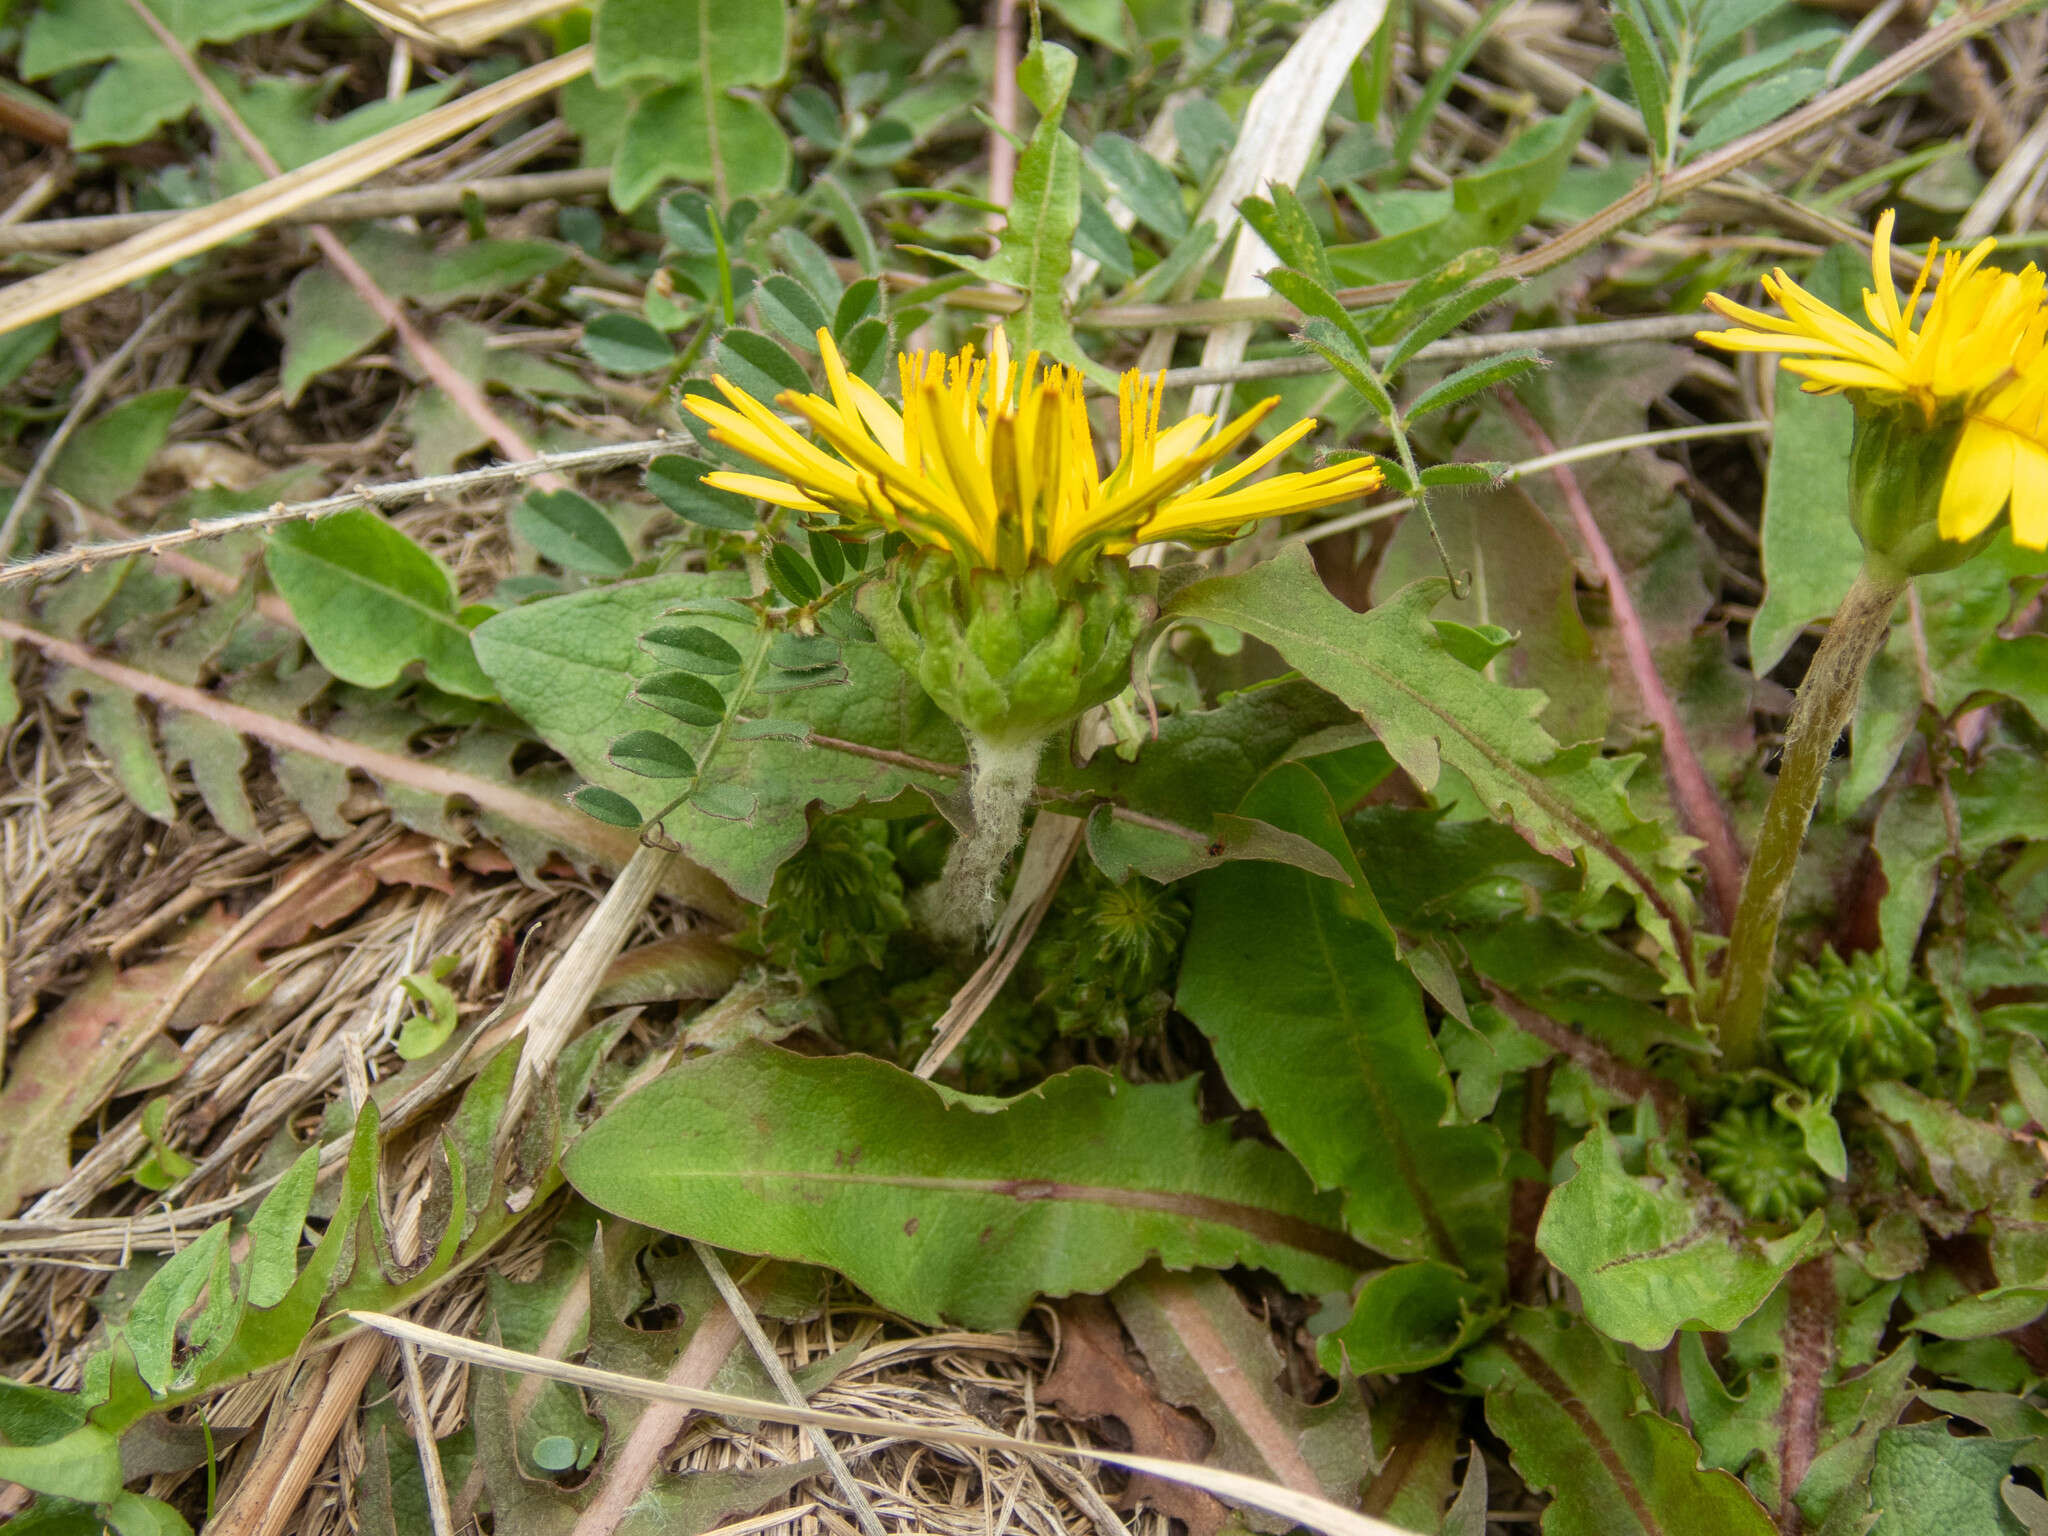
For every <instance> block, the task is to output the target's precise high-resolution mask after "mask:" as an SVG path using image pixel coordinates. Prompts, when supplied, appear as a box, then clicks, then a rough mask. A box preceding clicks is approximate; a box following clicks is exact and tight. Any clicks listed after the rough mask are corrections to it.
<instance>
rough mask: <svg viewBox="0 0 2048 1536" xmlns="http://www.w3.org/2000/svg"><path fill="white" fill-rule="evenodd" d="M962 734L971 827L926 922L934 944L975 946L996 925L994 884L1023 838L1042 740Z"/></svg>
mask: <svg viewBox="0 0 2048 1536" xmlns="http://www.w3.org/2000/svg"><path fill="white" fill-rule="evenodd" d="M965 734H966V737H967V749H968V762H967V805H968V810H969V813H970V815H971V816H972V821H971V823H970V825H969V826H968V829H967V830H966V831H965V832H963V833H962V834H961V836H960V840H959V841H958V842H956V843H955V844H953V851H952V853H950V854H949V855H947V858H946V869H945V873H944V874H942V875H941V876H940V877H939V884H938V888H937V890H936V891H935V892H934V893H933V897H932V901H931V906H930V908H929V912H928V917H927V922H928V924H929V926H930V928H931V932H932V935H933V937H935V938H938V939H943V940H946V941H948V942H953V943H962V944H975V943H978V942H979V941H980V939H981V936H982V935H983V934H985V933H987V932H988V930H989V925H990V924H992V923H993V922H994V921H995V919H996V881H997V880H998V879H999V878H1001V876H1002V873H1003V866H1004V865H1005V864H1007V863H1008V862H1009V861H1010V855H1011V854H1012V853H1013V852H1015V851H1016V847H1017V843H1018V841H1019V839H1020V838H1022V836H1023V834H1024V812H1025V811H1026V810H1027V809H1028V808H1029V807H1030V805H1031V792H1032V790H1034V789H1035V788H1037V786H1038V758H1039V754H1040V753H1041V752H1042V751H1043V750H1044V748H1045V738H1044V737H1042V736H1039V737H1034V738H1032V739H1031V740H1029V741H991V740H989V739H988V738H986V737H983V736H978V735H976V734H975V733H974V732H972V731H968V732H966V733H965Z"/></svg>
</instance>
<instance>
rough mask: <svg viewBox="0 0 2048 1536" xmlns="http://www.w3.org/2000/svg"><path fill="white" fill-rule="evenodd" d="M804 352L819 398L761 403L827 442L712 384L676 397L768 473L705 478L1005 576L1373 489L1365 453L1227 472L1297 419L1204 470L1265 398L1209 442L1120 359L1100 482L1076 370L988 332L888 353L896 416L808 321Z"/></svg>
mask: <svg viewBox="0 0 2048 1536" xmlns="http://www.w3.org/2000/svg"><path fill="white" fill-rule="evenodd" d="M818 350H819V352H820V354H821V355H822V356H823V358H824V360H825V378H826V381H827V383H828V385H829V387H830V389H831V394H830V396H829V397H828V396H825V395H815V394H797V393H796V392H795V391H789V392H787V393H784V394H783V395H781V396H779V397H778V398H777V402H776V403H777V404H779V405H782V406H784V407H785V408H787V409H789V410H791V411H794V412H796V413H797V414H799V415H801V416H802V417H803V418H804V419H805V420H806V421H808V422H809V423H810V425H811V428H812V430H813V432H815V433H816V435H817V437H818V439H819V440H820V441H821V442H822V443H823V444H824V445H825V446H826V447H829V448H831V449H832V450H833V451H832V452H831V453H827V452H826V451H825V450H824V448H822V447H820V446H818V444H817V443H814V442H812V441H810V440H809V439H806V438H805V437H804V436H803V435H802V434H800V433H798V432H796V431H794V430H793V429H792V428H790V427H789V426H788V425H787V424H786V423H784V422H783V421H782V420H781V419H780V418H778V417H777V416H776V415H775V413H774V412H773V411H771V410H769V409H768V407H767V406H765V405H763V404H762V403H761V402H760V401H758V400H755V399H753V398H752V397H751V396H749V395H747V394H746V393H745V392H744V391H742V390H739V389H737V388H735V387H734V386H733V385H732V384H731V383H729V382H728V381H727V380H725V379H723V378H716V377H714V378H713V380H712V382H713V383H714V384H716V385H717V387H718V391H719V393H720V394H722V395H724V396H725V398H726V401H727V402H728V403H727V404H724V405H721V404H719V403H718V402H717V401H715V400H710V399H707V398H704V397H702V396H692V397H690V398H689V399H688V400H686V401H685V404H687V405H688V406H689V408H690V409H691V410H692V411H694V412H695V413H696V414H697V415H698V416H699V417H701V418H702V419H703V420H705V421H706V422H709V423H710V424H711V429H712V431H711V435H712V436H713V437H715V438H717V439H718V441H720V442H721V443H724V444H726V445H727V446H728V447H731V448H735V449H737V450H738V451H739V452H741V453H743V454H745V455H746V456H747V457H748V458H750V459H753V460H754V461H755V462H756V463H758V464H760V465H762V466H763V467H764V468H766V469H769V470H771V471H773V473H774V474H775V475H776V476H778V477H780V478H774V479H771V478H769V477H768V476H765V475H742V474H734V473H732V472H730V471H728V470H719V471H717V472H716V473H714V474H709V475H706V476H705V477H704V480H705V483H706V484H707V485H713V486H717V487H718V488H720V489H721V490H728V491H736V492H738V493H739V494H740V495H742V496H753V497H758V498H760V499H761V500H763V501H768V502H773V503H774V504H775V505H777V506H782V507H792V508H795V509H796V510H798V511H800V512H831V513H837V514H838V515H839V516H840V517H843V518H845V519H846V520H847V521H848V522H851V523H857V524H865V525H867V526H869V527H875V528H882V529H886V530H888V531H890V532H896V533H902V534H903V535H905V536H906V537H907V538H909V539H910V540H911V541H912V542H913V543H915V544H918V545H922V546H926V547H930V548H937V549H942V550H945V551H947V552H948V553H949V554H951V555H952V556H953V558H954V559H955V561H957V562H958V563H959V565H960V566H961V568H963V569H966V570H977V569H978V570H991V571H1002V572H1005V573H1007V574H1010V575H1015V574H1017V573H1018V572H1020V571H1022V570H1023V569H1024V568H1025V567H1026V566H1028V565H1030V564H1031V563H1032V562H1034V561H1042V562H1044V563H1046V564H1049V565H1051V566H1053V567H1054V568H1055V569H1056V570H1058V571H1060V572H1062V573H1065V574H1074V573H1078V572H1079V571H1080V570H1082V569H1083V568H1085V566H1086V565H1087V564H1088V563H1089V562H1091V561H1093V560H1094V559H1095V557H1096V556H1097V555H1099V554H1103V553H1110V554H1121V553H1123V552H1125V551H1128V550H1129V549H1131V548H1132V547H1133V546H1134V545H1137V544H1142V543H1146V542H1148V541H1151V540H1154V539H1174V540H1180V541H1183V542H1188V543H1200V542H1204V541H1214V540H1220V539H1226V538H1229V537H1230V536H1232V535H1233V534H1234V533H1236V531H1237V530H1238V529H1240V528H1242V527H1243V526H1244V525H1245V524H1246V523H1249V522H1252V521H1254V520H1256V519H1259V518H1264V517H1278V516H1280V515H1281V514H1283V513H1288V512H1305V511H1308V510H1309V509H1311V508H1314V507H1326V506H1329V505H1331V504H1333V503H1335V502H1340V501H1349V500H1350V499H1351V498H1353V497H1355V496H1363V495H1365V494H1367V493H1368V492H1370V491H1374V490H1377V489H1378V488H1379V486H1380V484H1381V483H1382V482H1381V475H1380V472H1379V469H1378V467H1377V466H1376V465H1374V464H1373V462H1372V461H1371V460H1370V459H1356V460H1349V461H1346V462H1344V463H1340V464H1332V465H1329V466H1327V467H1325V468H1322V469H1315V470H1309V471H1307V472H1306V473H1295V474H1285V475H1275V476H1273V477H1272V478H1270V479H1266V480H1261V481H1259V482H1258V483H1257V484H1255V485H1246V484H1244V483H1243V482H1245V481H1246V480H1248V479H1249V478H1250V477H1251V476H1252V475H1254V474H1256V473H1257V472H1258V471H1259V470H1261V469H1263V468H1264V467H1265V466H1266V465H1268V464H1270V463H1272V462H1273V460H1275V459H1277V458H1278V457H1279V456H1280V455H1281V454H1283V453H1285V452H1286V451H1287V450H1288V449H1289V448H1291V447H1293V446H1294V445H1295V444H1296V443H1298V442H1299V441H1301V439H1302V438H1303V437H1305V436H1307V435H1308V434H1309V433H1310V432H1312V431H1314V430H1315V426H1316V423H1315V421H1314V419H1313V418H1310V419H1308V420H1305V421H1299V422H1296V423H1295V424H1294V425H1293V426H1291V427H1289V428H1288V429H1287V430H1286V431H1284V432H1282V433H1280V434H1279V435H1278V436H1277V437H1275V438H1274V439H1273V440H1272V441H1271V442H1269V443H1267V444H1266V445H1265V446H1264V447H1262V448H1259V449H1258V450H1256V451H1255V452H1253V453H1251V454H1248V455H1247V456H1246V457H1245V458H1243V459H1242V460H1240V461H1239V462H1238V463H1237V464H1235V465H1233V466H1232V467H1231V468H1229V469H1227V470H1225V471H1223V473H1221V474H1218V475H1215V476H1213V477H1211V478H1210V479H1207V480H1204V479H1202V476H1203V474H1204V473H1205V472H1207V471H1208V470H1209V469H1210V467H1211V466H1213V465H1215V464H1217V463H1219V462H1221V461H1222V460H1223V459H1224V457H1225V456H1226V455H1228V454H1229V453H1230V451H1231V450H1232V449H1234V448H1235V447H1236V446H1237V445H1238V444H1239V443H1240V442H1242V441H1243V440H1244V439H1245V438H1246V437H1247V436H1248V435H1250V433H1251V430H1252V428H1253V427H1255V426H1257V425H1258V423H1259V422H1260V420H1261V419H1263V418H1264V417H1265V415H1266V414H1267V412H1269V411H1271V410H1272V409H1273V407H1274V406H1275V405H1277V404H1278V403H1279V400H1278V398H1277V397H1275V398H1274V399H1270V400H1263V401H1261V402H1260V403H1259V404H1257V405H1255V406H1253V407H1252V408H1251V409H1250V410H1248V411H1246V412H1245V413H1244V414H1243V415H1241V416H1239V417H1238V418H1237V419H1236V420H1234V421H1232V422H1231V423H1230V424H1229V425H1228V426H1226V427H1224V428H1223V430H1222V431H1220V432H1217V433H1216V434H1215V435H1214V436H1211V435H1210V429H1211V428H1212V427H1213V426H1214V425H1215V419H1214V418H1213V417H1209V416H1190V417H1188V418H1187V419H1186V420H1185V421H1181V422H1176V423H1175V424H1174V425H1173V426H1171V427H1168V428H1166V429H1165V430H1164V431H1161V430H1160V426H1159V404H1160V398H1161V396H1162V395H1163V394H1164V393H1165V390H1164V388H1163V382H1162V381H1161V380H1159V379H1156V378H1154V379H1147V378H1145V377H1143V376H1142V375H1141V374H1139V373H1138V372H1137V371H1136V370H1135V369H1134V370H1132V371H1131V372H1129V373H1126V374H1125V375H1124V376H1123V382H1122V387H1121V388H1120V390H1119V391H1118V398H1119V404H1120V406H1121V418H1122V419H1121V426H1120V431H1119V437H1120V443H1119V450H1120V451H1119V454H1118V459H1117V464H1116V468H1115V469H1113V470H1111V471H1110V473H1109V474H1108V475H1107V476H1105V475H1103V474H1102V473H1101V472H1100V466H1099V464H1098V462H1097V459H1096V453H1095V440H1094V436H1093V434H1092V432H1091V431H1090V429H1089V425H1088V412H1087V408H1086V406H1085V405H1084V403H1083V401H1082V398H1081V375H1080V374H1079V373H1077V372H1076V371H1074V370H1073V369H1071V368H1065V367H1062V366H1060V365H1058V364H1048V365H1045V366H1044V367H1043V368H1041V366H1040V361H1039V356H1038V354H1037V353H1036V352H1034V353H1031V354H1030V355H1029V356H1027V357H1026V358H1025V359H1024V361H1023V363H1022V364H1021V365H1019V364H1017V363H1014V362H1012V361H1011V359H1010V355H1009V348H1008V346H1007V345H1006V344H1005V342H1004V340H1003V337H1002V333H1001V332H1000V331H998V332H996V335H995V340H994V343H993V353H992V355H991V356H989V357H985V358H984V357H980V356H977V355H976V353H975V349H974V347H973V346H972V345H971V344H970V345H968V346H966V347H963V348H962V349H961V350H960V352H959V353H958V354H957V355H955V356H951V357H948V356H944V355H942V354H939V353H933V352H921V353H918V354H916V355H914V356H912V355H909V354H905V355H903V356H900V357H899V358H898V359H897V364H898V367H899V368H900V369H901V370H902V377H903V409H902V410H901V411H900V412H899V411H898V410H897V409H896V408H895V407H894V406H892V405H890V404H889V403H888V402H887V401H886V400H884V399H883V398H882V397H881V395H880V394H879V393H877V392H876V391H875V389H874V388H873V387H871V386H870V385H869V384H868V383H866V381H864V380H862V379H860V378H857V377H855V376H854V375H852V374H849V373H848V372H847V370H846V365H845V363H844V362H843V361H842V360H841V359H840V356H839V351H838V349H837V348H836V347H834V346H833V345H832V337H831V336H830V334H829V333H827V332H825V331H820V332H818Z"/></svg>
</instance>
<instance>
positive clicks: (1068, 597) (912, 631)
mask: <svg viewBox="0 0 2048 1536" xmlns="http://www.w3.org/2000/svg"><path fill="white" fill-rule="evenodd" d="M1156 588H1157V574H1156V573H1155V572H1153V571H1151V570H1150V569H1137V570H1133V569H1131V568H1129V567H1127V566H1126V565H1125V564H1124V563H1123V562H1122V561H1120V560H1103V561H1099V562H1097V563H1096V564H1095V566H1094V567H1093V569H1091V570H1090V571H1089V573H1088V574H1087V576H1086V577H1085V578H1078V579H1069V580H1065V581H1062V580H1061V579H1060V578H1059V577H1057V576H1056V575H1055V574H1054V571H1053V569H1052V567H1051V566H1048V565H1045V564H1042V563H1034V564H1032V565H1029V566H1027V567H1025V569H1024V570H1023V571H1022V572H1020V573H1019V574H1017V575H1015V576H1008V575H1004V574H1002V573H1001V572H998V571H983V570H973V571H965V572H963V571H961V570H960V569H959V567H958V566H957V565H956V564H955V562H954V561H953V560H952V559H951V558H950V557H949V556H947V555H946V554H944V553H943V552H939V551H923V550H915V549H911V550H905V551H904V552H903V553H901V554H899V555H898V556H897V557H896V558H895V560H893V561H892V562H891V563H890V567H889V569H888V571H887V572H885V573H884V575H883V576H882V577H881V579H879V580H877V581H875V582H873V583H871V584H869V585H868V586H867V587H866V588H865V589H863V591H862V592H861V594H860V598H859V604H860V611H861V613H862V615H863V616H865V617H866V619H867V620H868V622H869V623H870V624H872V625H873V626H874V629H875V636H876V638H877V639H878V640H879V641H880V642H881V644H882V648H883V649H884V650H886V651H887V652H888V653H889V656H890V658H891V659H892V660H894V661H895V663H896V664H897V665H898V666H900V667H901V668H903V670H904V671H905V672H907V673H909V674H910V676H911V677H912V678H913V679H914V680H915V681H916V682H917V684H918V686H919V687H921V688H922V689H924V691H925V692H926V693H927V694H928V695H930V697H931V699H932V702H934V703H935V704H937V705H938V706H939V708H940V709H941V710H943V711H944V712H945V713H946V714H947V715H948V716H950V717H951V718H952V719H953V720H954V721H955V722H956V723H957V724H959V726H960V727H961V728H962V729H963V730H964V731H966V732H967V733H968V734H969V735H970V736H973V737H975V738H978V739H979V740H981V741H983V742H987V743H991V744H998V745H1000V744H1005V743H1009V744H1022V743H1026V742H1037V741H1041V740H1043V739H1044V738H1045V737H1046V736H1047V735H1049V734H1050V733H1051V732H1053V731H1055V730H1057V729H1059V728H1060V727H1061V726H1063V725H1066V724H1068V723H1069V722H1070V721H1072V720H1074V719H1075V718H1076V717H1077V716H1079V715H1080V714H1081V712H1082V711H1083V710H1086V709H1089V708H1090V707H1092V706H1094V705H1096V704H1100V703H1102V702H1103V701H1104V700H1106V699H1110V698H1113V697H1114V696H1115V695H1116V694H1118V693H1119V692H1121V691H1122V690H1123V688H1124V686H1125V685H1126V684H1127V683H1128V682H1129V681H1130V670H1131V651H1132V648H1133V647H1135V646H1136V644H1137V642H1138V637H1139V636H1140V635H1141V634H1143V633H1144V631H1145V628H1146V626H1147V625H1149V624H1150V623H1151V622H1152V620H1153V618H1154V617H1156V615H1157V614H1158V611H1159V609H1158V603H1157V602H1156V600H1155V598H1154V595H1153V594H1154V592H1155V590H1156Z"/></svg>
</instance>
